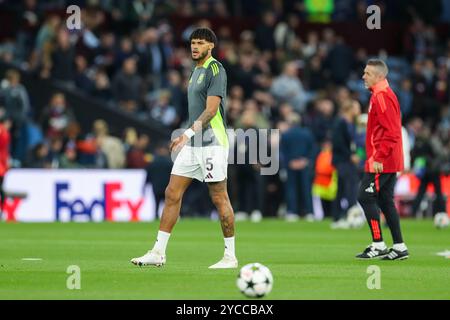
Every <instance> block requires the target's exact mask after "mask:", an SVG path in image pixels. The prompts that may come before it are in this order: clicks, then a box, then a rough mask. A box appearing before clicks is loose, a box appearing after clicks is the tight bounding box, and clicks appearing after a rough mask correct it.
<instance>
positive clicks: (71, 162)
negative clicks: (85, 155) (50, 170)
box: [59, 143, 83, 169]
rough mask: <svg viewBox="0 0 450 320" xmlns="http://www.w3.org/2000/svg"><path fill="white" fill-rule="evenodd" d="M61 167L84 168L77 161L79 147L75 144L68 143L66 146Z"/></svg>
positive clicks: (61, 158)
mask: <svg viewBox="0 0 450 320" xmlns="http://www.w3.org/2000/svg"><path fill="white" fill-rule="evenodd" d="M59 167H60V168H61V169H80V168H83V166H82V165H81V164H79V163H78V162H77V149H76V146H75V144H73V143H69V144H67V145H66V147H65V148H64V153H63V154H62V155H61V157H60V159H59Z"/></svg>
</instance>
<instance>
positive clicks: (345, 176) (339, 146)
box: [331, 100, 361, 229]
mask: <svg viewBox="0 0 450 320" xmlns="http://www.w3.org/2000/svg"><path fill="white" fill-rule="evenodd" d="M360 113H361V106H360V105H359V102H357V101H354V100H349V101H347V102H346V103H344V104H343V105H342V107H341V109H340V113H339V116H338V117H337V119H336V120H335V122H334V125H333V130H332V133H331V137H332V143H333V160H332V163H333V166H334V167H335V168H336V172H337V178H338V194H337V198H336V201H337V203H336V210H334V212H333V213H334V216H333V224H332V228H334V229H338V228H348V227H349V226H348V225H347V222H346V221H347V219H346V218H347V211H348V210H349V209H350V208H351V207H352V206H354V205H356V195H357V191H358V180H359V179H358V167H357V165H358V164H359V162H360V158H359V156H358V155H357V154H356V146H355V142H354V137H355V122H356V118H357V117H358V116H359V115H360Z"/></svg>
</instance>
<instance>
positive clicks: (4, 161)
mask: <svg viewBox="0 0 450 320" xmlns="http://www.w3.org/2000/svg"><path fill="white" fill-rule="evenodd" d="M9 140H10V136H9V132H8V130H6V128H5V127H4V126H3V125H2V124H0V177H4V176H5V174H6V171H8V160H9Z"/></svg>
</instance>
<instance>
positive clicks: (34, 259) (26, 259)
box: [22, 258, 42, 261]
mask: <svg viewBox="0 0 450 320" xmlns="http://www.w3.org/2000/svg"><path fill="white" fill-rule="evenodd" d="M22 260H23V261H41V260H42V258H22Z"/></svg>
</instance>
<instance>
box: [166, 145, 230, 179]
mask: <svg viewBox="0 0 450 320" xmlns="http://www.w3.org/2000/svg"><path fill="white" fill-rule="evenodd" d="M227 169H228V148H224V147H222V146H206V147H192V146H184V147H183V148H182V149H181V151H180V153H179V154H178V156H177V158H176V159H175V162H174V164H173V167H172V174H174V175H177V176H183V177H188V178H193V179H197V180H199V181H202V182H203V181H204V182H219V181H223V180H225V179H226V178H227Z"/></svg>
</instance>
